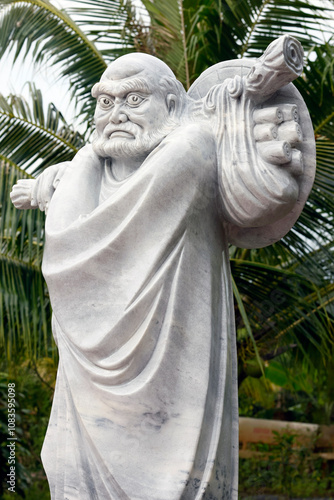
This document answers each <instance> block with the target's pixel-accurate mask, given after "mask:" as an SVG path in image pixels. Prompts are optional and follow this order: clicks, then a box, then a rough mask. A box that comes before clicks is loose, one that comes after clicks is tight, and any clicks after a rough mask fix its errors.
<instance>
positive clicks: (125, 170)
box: [111, 155, 146, 181]
mask: <svg viewBox="0 0 334 500" xmlns="http://www.w3.org/2000/svg"><path fill="white" fill-rule="evenodd" d="M145 158H146V155H145V156H140V157H136V158H113V159H112V164H111V169H112V173H113V176H114V177H115V179H116V180H117V181H123V180H124V179H126V178H127V177H129V176H130V175H132V174H133V173H134V172H135V171H136V170H138V168H139V167H140V165H141V164H142V163H143V161H144V160H145Z"/></svg>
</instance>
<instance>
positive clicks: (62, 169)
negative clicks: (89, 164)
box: [10, 144, 99, 213]
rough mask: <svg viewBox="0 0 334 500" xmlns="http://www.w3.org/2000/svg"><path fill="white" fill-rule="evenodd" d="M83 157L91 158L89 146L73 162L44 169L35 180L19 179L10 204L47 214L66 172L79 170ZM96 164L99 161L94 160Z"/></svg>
mask: <svg viewBox="0 0 334 500" xmlns="http://www.w3.org/2000/svg"><path fill="white" fill-rule="evenodd" d="M85 157H87V158H89V159H90V160H91V159H92V157H93V155H92V147H91V145H90V144H88V145H86V146H84V147H83V148H82V149H80V151H79V152H78V153H77V155H76V156H75V157H74V158H73V160H71V161H65V162H62V163H57V164H56V165H52V166H51V167H48V168H46V169H45V170H44V171H43V172H42V173H41V175H39V177H37V179H20V180H19V181H18V182H17V184H15V185H14V186H13V188H12V192H11V194H10V198H11V200H12V203H13V204H14V206H15V207H16V208H18V209H20V210H28V209H30V208H39V209H40V210H41V211H42V212H44V211H45V212H46V213H47V211H48V207H49V203H50V201H51V198H52V196H53V194H54V192H55V190H56V189H57V186H58V184H59V182H60V181H61V179H62V178H63V177H64V175H65V173H66V171H67V170H68V169H69V168H70V167H71V168H80V166H81V165H82V161H83V158H85ZM96 158H97V157H96ZM96 162H97V163H98V162H99V160H98V159H96Z"/></svg>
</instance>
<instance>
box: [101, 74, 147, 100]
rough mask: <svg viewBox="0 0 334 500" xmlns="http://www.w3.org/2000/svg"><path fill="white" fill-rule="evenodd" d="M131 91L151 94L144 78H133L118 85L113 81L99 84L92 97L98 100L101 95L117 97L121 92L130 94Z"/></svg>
mask: <svg viewBox="0 0 334 500" xmlns="http://www.w3.org/2000/svg"><path fill="white" fill-rule="evenodd" d="M131 90H133V91H137V92H145V93H150V89H149V86H148V85H147V82H146V80H145V79H144V78H132V79H131V80H128V81H127V82H122V83H116V82H113V81H109V82H107V81H102V82H98V83H96V84H95V85H94V87H93V88H92V96H93V97H95V98H96V97H98V96H99V95H100V94H110V95H115V94H117V93H119V92H130V91H131Z"/></svg>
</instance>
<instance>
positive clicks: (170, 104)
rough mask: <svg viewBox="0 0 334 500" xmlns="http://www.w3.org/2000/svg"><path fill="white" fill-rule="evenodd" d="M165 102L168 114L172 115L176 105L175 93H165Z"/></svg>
mask: <svg viewBox="0 0 334 500" xmlns="http://www.w3.org/2000/svg"><path fill="white" fill-rule="evenodd" d="M166 104H167V109H168V114H169V115H170V116H171V117H173V116H174V114H175V112H176V107H177V97H176V95H175V94H167V97H166Z"/></svg>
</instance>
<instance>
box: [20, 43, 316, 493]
mask: <svg viewBox="0 0 334 500" xmlns="http://www.w3.org/2000/svg"><path fill="white" fill-rule="evenodd" d="M280 47H281V48H280ZM298 50H299V51H300V48H299V47H298V44H297V42H295V41H291V39H286V38H284V39H283V40H281V41H279V42H275V44H274V46H273V47H272V49H270V48H269V49H268V50H267V51H266V54H265V55H264V57H263V58H261V60H259V61H257V62H255V63H254V62H249V61H243V60H241V61H231V62H229V63H221V64H220V65H216V66H214V67H213V68H210V69H209V70H207V71H206V72H204V73H203V75H202V76H201V77H200V78H199V79H198V80H197V82H195V84H194V85H193V87H192V88H191V89H190V92H189V94H188V95H187V94H186V93H185V91H184V90H183V88H182V86H181V85H180V84H179V82H177V81H176V79H175V77H174V75H173V73H172V72H171V70H170V69H169V68H168V67H167V66H166V65H164V63H162V62H161V61H159V60H157V59H156V58H153V57H151V56H148V55H145V54H130V55H127V56H124V57H122V58H120V59H118V60H116V61H115V62H113V63H112V64H111V65H110V67H109V68H108V69H107V70H106V72H105V73H104V75H102V78H101V81H100V82H99V83H97V84H96V85H95V86H94V88H93V91H92V93H93V96H94V97H96V99H97V108H96V114H95V123H96V135H95V137H94V140H93V144H92V145H87V146H85V147H84V148H83V149H82V150H81V151H80V152H79V153H78V154H77V155H76V156H75V158H74V159H73V160H72V161H71V162H66V163H63V164H60V165H55V166H53V167H50V168H49V169H47V170H46V171H45V172H44V173H43V174H42V175H41V176H40V177H39V178H38V180H37V181H27V182H26V181H22V182H20V183H19V184H18V185H16V186H14V188H13V194H12V200H13V203H14V204H15V206H17V207H18V208H22V209H27V208H35V207H39V208H40V209H41V210H46V211H47V219H46V228H45V231H46V246H45V253H44V260H43V273H44V276H45V279H46V281H47V284H48V288H49V292H50V297H51V302H52V307H53V312H54V315H53V332H54V336H55V339H56V342H57V345H58V348H59V357H60V363H59V370H58V378H57V387H56V392H55V397H54V402H53V407H52V412H51V418H50V423H49V428H48V431H47V435H46V439H45V443H44V447H43V452H42V458H43V463H44V466H45V469H46V472H47V476H48V480H49V483H50V489H51V496H52V499H53V500H64V499H68V500H73V499H80V500H92V499H106V500H107V499H120V500H125V499H131V500H195V499H196V500H209V499H210V500H218V499H219V500H222V499H225V500H236V499H237V458H238V404H237V370H236V345H235V329H234V317H233V297H232V287H231V279H230V270H229V262H228V245H229V243H231V242H232V243H235V244H238V245H240V246H245V247H259V246H265V245H268V244H270V243H272V242H274V241H277V240H278V239H279V238H281V237H282V236H283V235H284V234H285V233H286V232H287V231H288V230H289V229H290V227H291V226H292V224H293V223H294V222H295V220H296V218H297V217H298V215H299V213H300V211H301V209H302V206H303V204H304V203H305V200H306V197H307V195H308V192H309V190H310V188H311V184H312V179H313V175H314V140H313V136H312V127H311V123H310V120H309V117H308V114H307V110H306V108H305V105H304V103H303V101H302V99H301V97H300V95H299V94H298V92H297V91H296V90H295V88H294V87H293V86H292V84H289V81H290V80H292V79H293V78H295V77H296V76H297V74H298V72H299V71H300V56H301V55H300V52H298ZM289 51H290V52H289ZM283 56H284V57H283ZM290 56H291V57H292V63H291V61H290V59H289V58H290ZM298 58H299V59H298ZM287 61H288V62H287ZM263 68H264V70H263ZM259 75H260V76H261V75H262V76H261V78H262V79H263V82H264V83H263V86H262V87H261V85H258V82H259ZM272 75H274V77H273V76H272ZM270 79H271V80H270ZM268 82H269V83H268ZM270 82H271V83H270ZM273 82H274V83H273ZM282 85H283V88H281V87H282ZM261 88H263V89H264V90H263V93H262V94H261ZM273 93H274V95H272V94H273ZM298 123H299V125H298ZM287 130H288V133H287V132H286V131H287ZM292 132H293V133H292ZM290 134H291V137H293V141H289V137H290Z"/></svg>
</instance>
